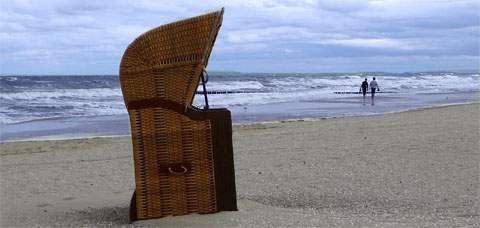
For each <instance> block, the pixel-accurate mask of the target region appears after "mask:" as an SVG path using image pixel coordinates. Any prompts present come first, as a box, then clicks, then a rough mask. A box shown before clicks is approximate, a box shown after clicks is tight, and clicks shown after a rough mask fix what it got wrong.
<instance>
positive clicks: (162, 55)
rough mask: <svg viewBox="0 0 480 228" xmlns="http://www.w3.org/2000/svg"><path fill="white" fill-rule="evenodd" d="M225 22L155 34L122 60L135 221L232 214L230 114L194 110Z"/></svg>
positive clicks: (186, 23)
mask: <svg viewBox="0 0 480 228" xmlns="http://www.w3.org/2000/svg"><path fill="white" fill-rule="evenodd" d="M222 18H223V9H222V10H220V11H216V12H212V13H208V14H204V15H201V16H197V17H193V18H189V19H185V20H181V21H177V22H173V23H170V24H166V25H163V26H160V27H157V28H155V29H153V30H150V31H148V32H146V33H144V34H143V35H141V36H140V37H138V38H137V39H136V40H135V41H133V42H132V43H131V44H130V45H129V46H128V48H127V49H126V51H125V53H124V55H123V58H122V61H121V64H120V84H121V88H122V93H123V97H124V100H125V104H126V107H127V109H128V113H129V117H130V124H131V134H132V143H133V155H134V156H133V157H134V165H135V184H136V187H135V192H134V194H133V197H132V201H131V205H130V219H131V220H132V221H134V220H138V219H149V218H159V217H164V216H168V215H183V214H188V213H200V214H203V213H214V212H218V211H233V210H237V205H236V193H235V175H234V168H233V151H232V128H231V125H232V123H231V117H230V112H229V111H228V110H227V109H199V108H196V107H193V106H192V100H193V97H194V95H195V92H196V90H197V86H198V85H199V81H200V79H201V78H202V79H203V72H204V70H205V67H206V66H207V63H208V58H209V56H210V52H211V50H212V48H213V45H214V42H215V38H216V36H217V33H218V31H219V29H220V26H221V22H222Z"/></svg>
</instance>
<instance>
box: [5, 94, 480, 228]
mask: <svg viewBox="0 0 480 228" xmlns="http://www.w3.org/2000/svg"><path fill="white" fill-rule="evenodd" d="M479 109H480V104H478V103H476V104H466V105H456V106H448V107H440V108H431V109H425V110H417V111H408V112H403V113H394V114H386V115H382V116H371V117H351V118H333V119H320V120H312V121H296V122H284V123H266V124H253V125H239V126H235V127H234V135H233V139H234V152H235V165H236V167H235V170H236V183H237V194H238V200H239V201H238V203H239V209H240V210H239V211H238V212H222V213H217V214H212V215H187V216H177V217H167V218H163V219H156V220H149V221H141V222H136V223H133V224H129V223H128V204H129V200H130V196H131V193H132V191H133V189H134V186H133V184H134V179H133V167H132V164H133V163H132V155H131V153H132V152H131V144H130V139H129V138H128V137H112V138H93V139H75V140H57V141H31V142H8V143H2V144H1V156H0V157H1V168H0V171H1V183H0V184H1V195H0V197H1V198H0V200H1V201H0V202H1V217H0V219H1V224H0V225H1V227H31V226H40V227H43V226H59V227H66V226H72V227H77V226H85V227H91V226H127V227H129V226H135V227H137V226H139V227H140V226H159V227H184V226H204V227H290V226H293V227H377V226H378V227H479V226H480V222H479V220H480V217H479V202H480V197H479V175H480V174H479V164H480V143H479V140H480V136H479V132H480V128H479V127H480V122H479V121H480V116H479V113H480V110H479Z"/></svg>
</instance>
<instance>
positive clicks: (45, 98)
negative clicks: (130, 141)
mask: <svg viewBox="0 0 480 228" xmlns="http://www.w3.org/2000/svg"><path fill="white" fill-rule="evenodd" d="M365 77H367V78H368V80H369V81H370V80H371V78H372V76H369V75H367V76H365V75H357V74H352V75H320V76H318V75H305V74H295V75H282V76H277V75H273V74H271V75H268V74H261V75H240V76H228V77H227V76H211V77H210V82H209V83H208V84H207V89H208V90H209V91H223V92H233V93H227V94H212V95H209V100H210V104H211V105H213V106H216V107H229V106H243V105H257V104H258V105H260V104H269V103H281V102H287V103H288V102H298V101H315V100H319V99H337V98H340V97H346V96H357V95H356V94H342V95H339V94H335V93H334V92H357V91H358V90H359V87H360V84H361V82H362V81H363V79H364V78H365ZM376 78H377V81H378V84H379V86H380V88H381V90H382V91H387V92H392V93H398V94H410V95H412V94H428V93H432V94H433V93H459V92H460V93H461V92H471V91H479V90H480V89H479V88H480V80H479V74H458V75H457V74H411V75H408V74H407V75H380V76H376ZM0 91H1V93H0V102H1V104H2V105H1V107H0V118H1V120H0V123H17V122H22V121H31V120H35V119H42V118H52V117H73V116H100V115H120V114H122V115H123V114H126V109H125V106H124V103H123V98H122V94H121V90H120V88H119V83H118V77H117V76H62V77H58V76H37V77H24V76H9V77H4V76H3V77H0ZM198 91H202V88H201V87H199V88H198ZM235 92H239V93H235ZM240 92H242V93H240ZM243 92H245V93H243ZM194 104H195V105H197V106H202V105H203V96H201V95H200V96H199V95H197V96H196V97H195V99H194Z"/></svg>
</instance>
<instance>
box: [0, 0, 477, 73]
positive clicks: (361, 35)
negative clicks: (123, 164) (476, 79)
mask: <svg viewBox="0 0 480 228" xmlns="http://www.w3.org/2000/svg"><path fill="white" fill-rule="evenodd" d="M221 6H225V7H226V13H225V16H224V23H223V27H222V30H221V33H220V37H219V38H218V39H217V44H216V46H215V48H214V52H213V54H212V60H211V61H210V66H209V69H210V70H237V71H267V72H284V71H287V72H292V71H300V72H316V71H335V72H338V71H364V70H366V71H369V70H382V71H414V70H441V69H444V70H454V69H465V68H467V69H478V68H479V63H478V62H479V49H480V46H479V39H480V22H479V15H478V12H479V11H480V3H479V2H478V1H476V0H471V1H470V0H418V1H413V0H386V1H379V0H373V1H366V0H346V1H334V0H322V1H315V0H304V1H293V0H251V1H246V0H243V1H242V0H230V1H228V0H227V1H211V0H210V1H187V0H185V1H157V0H138V1H134V0H125V1H60V0H56V1H53V0H51V1H10V0H4V1H2V3H1V4H0V11H1V12H2V13H1V14H0V44H1V45H0V51H1V59H0V73H4V74H7V73H14V74H21V73H28V74H104V73H106V74H112V73H113V74H114V73H116V72H117V68H118V63H119V61H120V58H121V55H122V53H123V51H124V49H125V48H126V46H127V45H128V44H129V42H131V41H132V40H133V39H134V38H135V37H137V36H138V35H140V34H141V33H143V32H145V31H147V30H149V29H151V28H154V27H156V26H158V25H160V24H163V23H166V22H170V21H173V20H178V19H181V18H185V17H189V16H193V15H196V14H199V13H203V12H206V10H209V9H215V8H218V7H221Z"/></svg>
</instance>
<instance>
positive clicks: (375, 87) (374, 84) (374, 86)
mask: <svg viewBox="0 0 480 228" xmlns="http://www.w3.org/2000/svg"><path fill="white" fill-rule="evenodd" d="M370 89H371V90H372V105H374V98H375V91H380V87H379V86H378V84H377V81H375V77H373V81H371V82H370Z"/></svg>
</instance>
